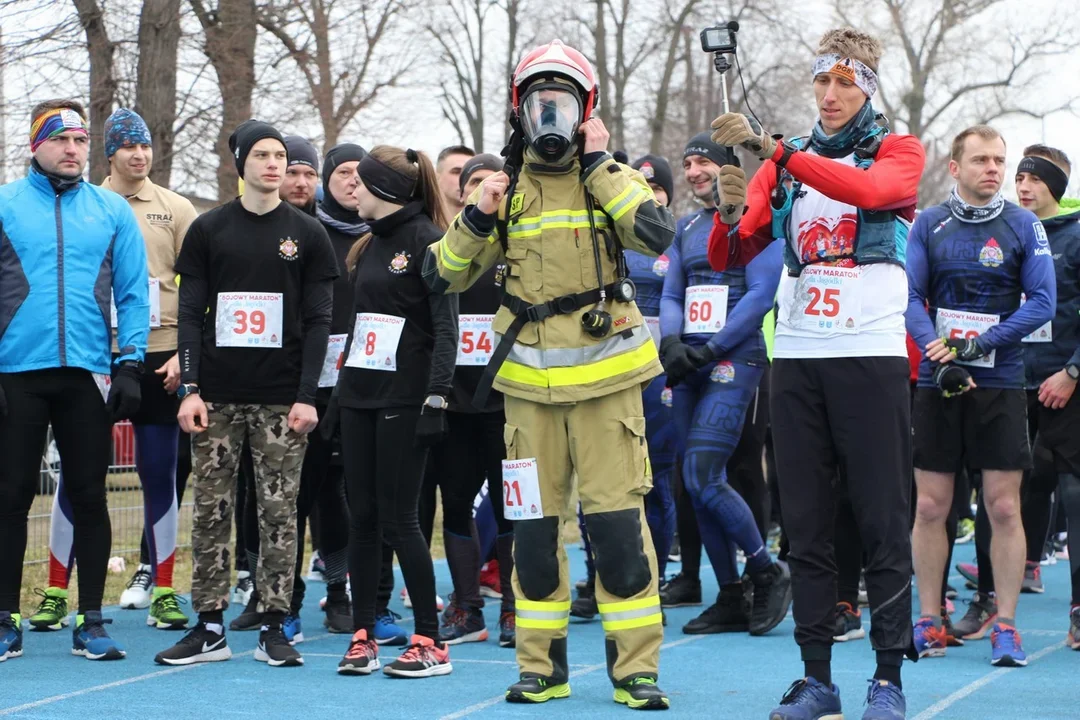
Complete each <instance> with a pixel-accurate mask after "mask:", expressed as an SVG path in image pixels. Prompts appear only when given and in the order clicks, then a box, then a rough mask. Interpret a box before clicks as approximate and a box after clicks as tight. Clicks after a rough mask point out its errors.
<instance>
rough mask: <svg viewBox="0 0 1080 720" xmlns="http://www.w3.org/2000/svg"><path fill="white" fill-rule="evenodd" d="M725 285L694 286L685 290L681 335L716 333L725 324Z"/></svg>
mask: <svg viewBox="0 0 1080 720" xmlns="http://www.w3.org/2000/svg"><path fill="white" fill-rule="evenodd" d="M727 299H728V286H727V285H695V286H694V287H688V288H686V297H685V298H684V300H683V330H682V331H683V335H700V334H709V335H711V334H712V333H714V332H716V331H717V330H719V329H720V328H722V327H724V323H725V322H727Z"/></svg>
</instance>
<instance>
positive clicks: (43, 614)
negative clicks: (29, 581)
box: [30, 587, 71, 630]
mask: <svg viewBox="0 0 1080 720" xmlns="http://www.w3.org/2000/svg"><path fill="white" fill-rule="evenodd" d="M34 594H35V595H40V596H41V604H40V605H38V609H37V612H36V613H34V614H33V615H31V616H30V627H32V628H34V629H35V630H63V629H64V627H65V626H67V625H68V624H69V623H70V622H71V619H70V618H69V617H68V591H67V590H65V589H64V588H58V587H51V588H45V590H44V591H43V590H41V589H35V590H34Z"/></svg>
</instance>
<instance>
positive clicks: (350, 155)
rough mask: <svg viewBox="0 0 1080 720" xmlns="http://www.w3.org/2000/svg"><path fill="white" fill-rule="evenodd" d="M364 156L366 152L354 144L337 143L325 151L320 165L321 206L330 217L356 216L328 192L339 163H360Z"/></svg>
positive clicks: (354, 212) (353, 211)
mask: <svg viewBox="0 0 1080 720" xmlns="http://www.w3.org/2000/svg"><path fill="white" fill-rule="evenodd" d="M365 155H367V150H365V149H364V148H362V147H360V146H359V145H356V144H354V143H339V144H337V145H335V146H334V147H332V148H330V149H329V150H327V151H326V157H324V158H323V165H322V186H323V199H322V205H323V207H324V208H326V210H327V211H328V212H329V213H330V214H331V215H334V216H335V217H338V216H339V215H340V216H342V217H344V216H349V215H352V216H355V215H356V211H355V210H346V209H345V208H343V207H341V205H340V204H338V201H337V200H335V199H334V194H333V193H332V192H330V176H332V175H333V174H334V171H335V170H337V167H338V165H340V164H341V163H346V162H354V161H355V162H360V161H361V160H363V159H364V156H365ZM339 219H340V218H339Z"/></svg>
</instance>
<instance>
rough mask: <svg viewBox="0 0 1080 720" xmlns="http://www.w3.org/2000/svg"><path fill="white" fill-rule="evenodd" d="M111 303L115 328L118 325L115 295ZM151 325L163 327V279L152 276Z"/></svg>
mask: <svg viewBox="0 0 1080 720" xmlns="http://www.w3.org/2000/svg"><path fill="white" fill-rule="evenodd" d="M111 305H112V308H111V315H112V326H113V328H114V329H115V328H116V327H117V326H118V325H117V318H116V298H115V297H113V299H112V301H111ZM150 327H152V328H159V327H161V281H160V280H158V279H157V278H156V277H152V278H150Z"/></svg>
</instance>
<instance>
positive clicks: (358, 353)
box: [345, 313, 405, 372]
mask: <svg viewBox="0 0 1080 720" xmlns="http://www.w3.org/2000/svg"><path fill="white" fill-rule="evenodd" d="M404 329H405V318H402V317H398V316H396V315H380V314H379V313H358V314H357V315H356V326H355V328H354V330H353V339H352V347H350V348H349V357H348V359H347V360H346V361H345V365H347V366H348V367H354V368H363V369H364V370H386V371H388V372H394V371H396V370H397V349H398V343H399V342H400V341H401V331H402V330H404Z"/></svg>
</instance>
